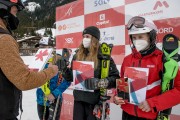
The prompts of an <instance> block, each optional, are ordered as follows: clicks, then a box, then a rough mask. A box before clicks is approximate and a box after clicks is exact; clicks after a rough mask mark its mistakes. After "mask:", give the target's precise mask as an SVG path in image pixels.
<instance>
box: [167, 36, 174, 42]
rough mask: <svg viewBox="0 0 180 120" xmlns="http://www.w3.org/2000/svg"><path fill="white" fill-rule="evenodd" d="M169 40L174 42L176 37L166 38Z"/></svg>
mask: <svg viewBox="0 0 180 120" xmlns="http://www.w3.org/2000/svg"><path fill="white" fill-rule="evenodd" d="M166 41H167V42H174V37H169V38H167V39H166Z"/></svg>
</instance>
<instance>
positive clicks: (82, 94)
mask: <svg viewBox="0 0 180 120" xmlns="http://www.w3.org/2000/svg"><path fill="white" fill-rule="evenodd" d="M98 59H99V62H98V67H97V69H96V70H95V71H94V77H95V78H99V79H100V78H101V60H102V55H101V53H99V54H98ZM73 60H76V54H75V55H74V57H73ZM118 78H120V77H119V71H118V70H117V67H116V64H115V63H114V61H113V59H112V58H110V67H109V76H108V77H107V79H108V81H109V85H108V88H115V87H116V79H118ZM73 95H74V100H75V101H83V102H87V103H89V104H93V105H94V104H97V103H98V102H99V97H100V91H99V90H95V91H94V92H86V91H80V90H74V92H73Z"/></svg>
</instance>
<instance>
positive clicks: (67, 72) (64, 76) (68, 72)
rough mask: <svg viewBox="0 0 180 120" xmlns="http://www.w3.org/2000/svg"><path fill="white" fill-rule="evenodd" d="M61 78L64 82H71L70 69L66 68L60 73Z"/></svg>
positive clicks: (71, 74)
mask: <svg viewBox="0 0 180 120" xmlns="http://www.w3.org/2000/svg"><path fill="white" fill-rule="evenodd" d="M62 76H63V78H64V79H65V80H66V81H69V82H72V81H73V73H72V70H71V69H70V68H66V70H65V71H63V72H62Z"/></svg>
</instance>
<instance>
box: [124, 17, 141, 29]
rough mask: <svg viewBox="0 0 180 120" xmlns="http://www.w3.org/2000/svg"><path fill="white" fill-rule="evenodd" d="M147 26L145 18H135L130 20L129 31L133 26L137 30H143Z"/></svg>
mask: <svg viewBox="0 0 180 120" xmlns="http://www.w3.org/2000/svg"><path fill="white" fill-rule="evenodd" d="M144 24H145V19H144V18H143V17H139V16H135V17H133V18H132V19H130V20H129V22H128V24H127V29H128V30H130V29H131V28H132V27H133V26H135V27H136V28H143V27H144Z"/></svg>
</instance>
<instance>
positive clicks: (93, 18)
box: [85, 6, 124, 28]
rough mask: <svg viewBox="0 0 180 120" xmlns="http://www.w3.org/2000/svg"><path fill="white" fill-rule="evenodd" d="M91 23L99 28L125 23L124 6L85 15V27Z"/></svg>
mask: <svg viewBox="0 0 180 120" xmlns="http://www.w3.org/2000/svg"><path fill="white" fill-rule="evenodd" d="M114 16H118V17H114ZM91 25H93V26H97V27H98V28H106V27H113V26H119V25H124V6H121V7H116V8H112V9H108V10H104V11H100V12H95V13H92V14H88V15H85V27H87V26H91Z"/></svg>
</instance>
